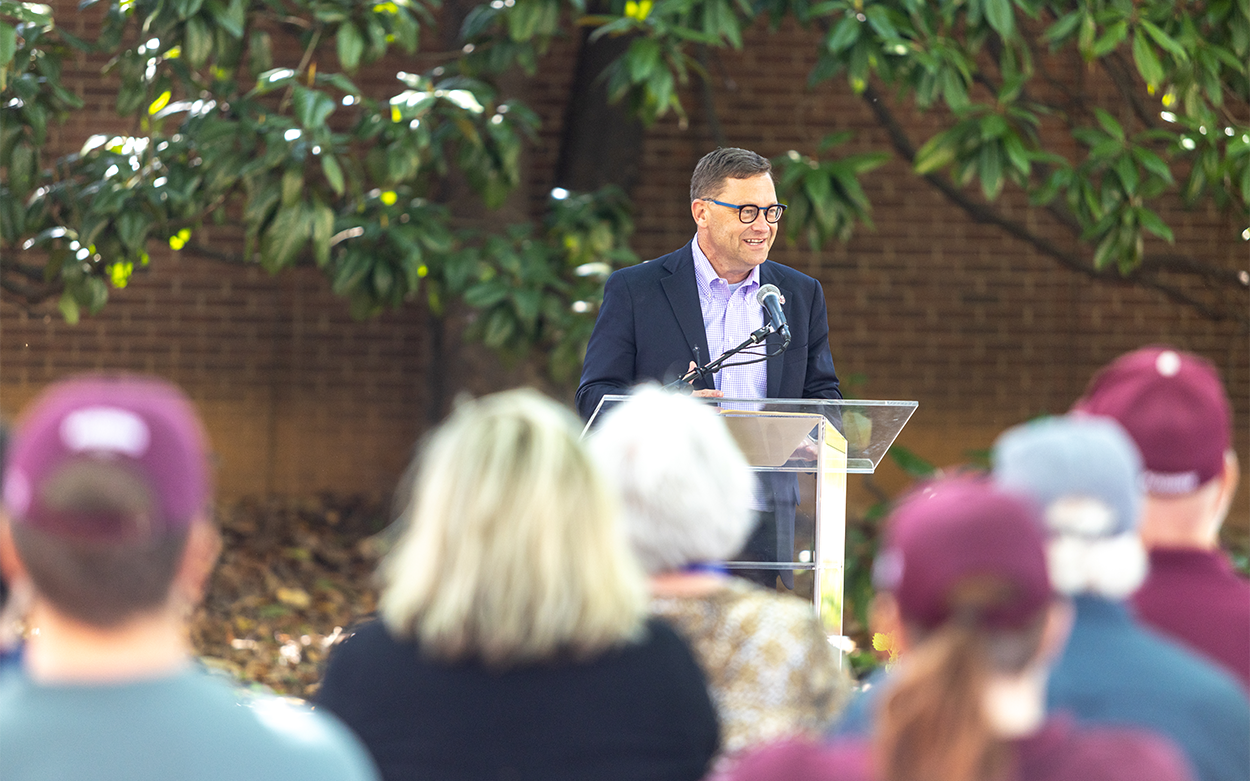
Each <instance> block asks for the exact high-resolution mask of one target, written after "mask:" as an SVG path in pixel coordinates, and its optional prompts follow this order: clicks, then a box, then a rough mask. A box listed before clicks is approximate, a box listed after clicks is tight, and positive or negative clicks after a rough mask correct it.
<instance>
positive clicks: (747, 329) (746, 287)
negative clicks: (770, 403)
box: [690, 238, 768, 399]
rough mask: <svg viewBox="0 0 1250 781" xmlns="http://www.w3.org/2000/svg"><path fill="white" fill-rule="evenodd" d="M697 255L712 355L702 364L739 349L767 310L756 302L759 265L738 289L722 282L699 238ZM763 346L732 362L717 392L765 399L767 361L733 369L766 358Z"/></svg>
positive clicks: (694, 245)
mask: <svg viewBox="0 0 1250 781" xmlns="http://www.w3.org/2000/svg"><path fill="white" fill-rule="evenodd" d="M690 249H691V252H692V253H693V254H694V277H695V282H696V283H697V284H698V286H699V307H700V309H702V310H703V330H704V331H705V332H706V333H707V348H708V350H709V351H710V352H711V355H707V356H702V363H707V362H708V361H710V360H713V359H715V358H719V357H720V355H721V353H724V352H725V351H726V350H731V349H733V348H734V347H737V346H738V345H739V344H741V343H742V342H744V341H746V338H747V337H748V336H750V335H751V334H752V333H753V332H754V331H755V330H757V329H759V328H760V327H762V326H763V325H764V309H763V308H762V307H761V306H760V305H759V302H758V301H756V300H755V294H756V292H757V291H758V290H759V289H760V268H759V266H756V267H755V268H753V269H751V273H750V274H749V275H748V276H747V278H746V279H745V280H743V282H742V283H741V284H740V285H738V286H737V287H736V288H731V287H730V286H729V283H728V282H726V281H725V280H724V279H721V278H720V277H719V276H717V274H716V270H715V269H713V268H712V264H711V263H710V262H709V261H708V259H707V255H704V254H703V250H702V249H701V248H700V247H699V240H698V239H697V238H696V239H695V240H694V241H693V242H691V245H690ZM763 355H764V345H756V346H755V347H752V348H751V349H750V350H748V351H746V352H742V353H738V355H736V356H734V357H732V358H730V359H729V365H728V366H726V367H725V368H723V369H721V370H720V371H719V372H717V373H716V375H715V380H716V389H717V390H719V391H720V392H721V393H724V394H725V397H726V398H730V399H762V398H764V396H765V394H767V392H768V368H767V366H766V364H765V362H764V361H762V360H761V361H758V362H756V363H751V364H747V365H745V366H734V365H733V364H736V363H739V362H740V361H746V360H750V359H751V358H752V357H757V358H760V357H763Z"/></svg>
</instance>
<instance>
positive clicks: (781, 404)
mask: <svg viewBox="0 0 1250 781" xmlns="http://www.w3.org/2000/svg"><path fill="white" fill-rule="evenodd" d="M627 398H629V397H628V396H625V395H607V396H604V397H603V400H602V401H600V402H599V407H598V408H597V409H596V410H595V414H594V415H591V416H590V420H589V422H587V424H586V429H585V431H586V432H589V431H590V430H591V429H592V428H593V427H594V424H595V420H597V419H598V418H599V416H600V415H603V414H605V413H606V412H607V411H608V410H609V409H611V408H612V407H613V406H615V405H616V404H619V403H621V402H622V401H624V400H625V399H627ZM700 400H701V401H705V402H707V403H709V404H712V405H714V406H716V407H719V408H720V411H721V414H723V415H726V416H728V417H735V416H752V417H756V416H770V415H773V416H776V418H777V425H778V426H785V427H789V428H793V427H794V426H795V418H796V417H801V418H805V419H808V420H809V421H811V424H810V429H811V430H814V429H815V428H816V426H817V425H818V424H819V423H820V422H821V420H820V419H822V418H823V420H824V422H825V423H826V424H827V425H830V426H832V427H833V428H834V429H836V430H837V432H838V433H839V434H841V435H842V436H843V437H845V438H846V450H847V452H846V471H847V472H848V473H851V474H871V473H872V472H874V471H875V470H876V468H877V464H879V463H881V459H882V458H884V457H885V454H886V451H888V450H889V449H890V445H892V444H894V440H895V439H896V438H897V437H898V435H899V432H900V431H902V430H903V426H905V425H906V424H907V421H908V420H910V419H911V416H912V415H913V414H914V413H915V411H916V408H917V407H918V406H919V404H918V402H915V401H889V400H865V399H700ZM800 425H801V424H800ZM583 435H584V434H583ZM813 436H814V434H813Z"/></svg>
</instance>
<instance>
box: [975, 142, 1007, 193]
mask: <svg viewBox="0 0 1250 781" xmlns="http://www.w3.org/2000/svg"><path fill="white" fill-rule="evenodd" d="M980 158H981V159H980V161H979V165H978V169H979V171H978V173H979V174H980V177H981V192H982V193H984V195H985V199H986V200H987V201H992V200H994V199H995V198H997V197H998V195H999V193H1001V192H1002V191H1003V158H1002V155H1001V154H1000V153H999V151H998V146H997V145H996V144H986V145H985V146H983V147H981V155H980Z"/></svg>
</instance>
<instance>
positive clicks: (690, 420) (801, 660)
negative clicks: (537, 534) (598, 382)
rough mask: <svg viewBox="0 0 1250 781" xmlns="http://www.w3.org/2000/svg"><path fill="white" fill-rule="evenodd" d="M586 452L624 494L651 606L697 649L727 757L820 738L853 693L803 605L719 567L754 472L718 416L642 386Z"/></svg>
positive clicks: (742, 531) (742, 520) (744, 514)
mask: <svg viewBox="0 0 1250 781" xmlns="http://www.w3.org/2000/svg"><path fill="white" fill-rule="evenodd" d="M590 447H591V452H592V454H593V455H594V456H595V458H596V460H597V461H598V462H599V464H600V466H602V467H603V471H604V472H605V473H606V474H608V475H611V476H612V477H613V478H615V480H616V482H617V484H618V485H619V487H620V489H621V493H622V495H623V498H624V518H625V528H626V532H627V534H628V535H629V540H630V543H631V544H632V546H633V549H634V550H635V551H636V552H637V553H638V556H639V558H640V560H641V561H642V564H643V567H644V568H645V569H646V570H647V571H648V572H649V573H650V575H651V595H652V598H651V610H652V612H653V613H654V614H656V615H659V616H661V617H663V618H664V619H665V620H667V621H669V622H670V623H671V624H672V625H673V626H675V627H676V628H677V630H678V631H679V632H680V633H681V634H682V635H683V636H684V637H685V638H686V640H688V641H689V642H690V643H691V645H692V646H693V648H694V650H695V656H696V657H697V658H698V660H699V662H700V664H701V665H702V667H703V670H704V672H705V673H706V674H707V677H708V685H709V688H710V689H711V692H712V700H713V701H714V702H715V703H716V711H717V714H718V715H719V717H720V725H721V739H722V743H721V747H722V751H723V752H724V753H725V755H726V756H728V755H731V754H733V753H734V752H737V751H740V750H742V749H743V748H746V747H748V746H751V745H753V744H758V743H764V742H769V741H773V740H776V739H778V738H780V737H783V736H787V735H809V736H816V735H818V734H820V732H821V731H823V730H824V729H825V727H827V726H828V724H829V722H830V720H831V719H832V718H833V716H834V714H835V713H836V712H837V709H838V707H839V706H840V705H841V703H842V701H843V699H844V696H845V694H846V692H847V691H848V689H849V681H848V679H847V677H846V674H845V673H843V672H842V671H841V670H840V668H839V664H838V657H837V652H836V651H835V650H834V649H833V648H832V646H830V644H829V642H828V640H827V639H826V636H825V631H824V629H823V628H822V627H821V625H820V622H819V621H818V620H817V618H816V616H815V614H814V612H813V610H812V607H811V605H810V604H808V603H805V602H803V601H801V600H799V599H796V598H795V597H792V596H783V595H780V594H777V593H776V592H775V591H771V590H767V589H765V588H762V587H760V586H757V585H754V584H752V583H749V582H747V581H745V580H743V579H741V578H730V577H728V574H727V573H726V572H725V570H724V568H723V567H721V566H720V564H719V563H720V562H723V561H724V560H725V559H726V558H728V557H729V556H731V555H733V554H734V553H735V552H737V551H738V550H740V549H741V548H742V545H743V543H744V541H745V539H746V537H747V535H748V534H749V533H750V531H751V527H752V524H753V523H754V516H753V513H752V511H751V486H752V473H751V469H750V467H749V466H748V464H747V461H746V458H745V457H743V455H742V452H741V451H740V450H739V449H738V446H737V444H736V443H735V442H734V440H733V437H732V436H731V435H730V433H729V429H728V428H727V427H726V425H725V422H724V421H723V420H721V419H720V417H719V416H718V415H717V414H716V412H715V410H714V409H713V408H711V407H709V406H708V405H706V404H702V403H700V402H698V401H695V400H694V399H692V398H690V397H688V396H679V395H676V394H673V393H669V392H666V391H663V390H660V389H659V387H657V386H647V387H643V388H642V389H640V390H638V391H635V392H634V393H633V395H632V396H631V397H630V398H629V399H628V400H627V401H625V402H623V403H621V404H618V405H617V406H615V407H613V408H612V409H611V411H610V412H609V413H608V414H607V415H606V417H605V418H604V419H603V420H602V421H601V424H600V426H599V427H598V429H596V431H595V433H594V435H593V437H592V438H591V443H590Z"/></svg>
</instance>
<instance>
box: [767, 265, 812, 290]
mask: <svg viewBox="0 0 1250 781" xmlns="http://www.w3.org/2000/svg"><path fill="white" fill-rule="evenodd" d="M765 269H767V272H765ZM760 273H761V274H766V275H772V277H773V278H774V279H777V280H778V281H784V282H785V283H786V284H790V285H818V284H820V282H819V281H818V280H817V279H816V278H815V277H813V276H810V275H808V274H804V273H803V272H802V271H799V270H798V269H796V268H791V267H790V266H787V265H785V264H784V263H778V262H777V261H775V260H769V261H765V264H764V266H763V267H761V268H760Z"/></svg>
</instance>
